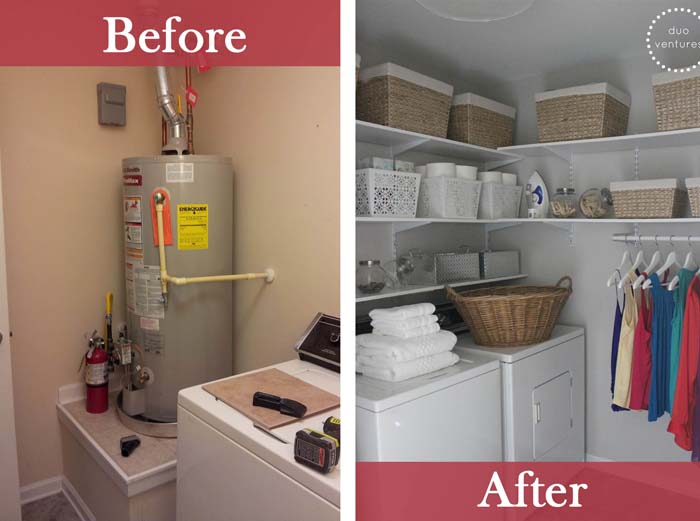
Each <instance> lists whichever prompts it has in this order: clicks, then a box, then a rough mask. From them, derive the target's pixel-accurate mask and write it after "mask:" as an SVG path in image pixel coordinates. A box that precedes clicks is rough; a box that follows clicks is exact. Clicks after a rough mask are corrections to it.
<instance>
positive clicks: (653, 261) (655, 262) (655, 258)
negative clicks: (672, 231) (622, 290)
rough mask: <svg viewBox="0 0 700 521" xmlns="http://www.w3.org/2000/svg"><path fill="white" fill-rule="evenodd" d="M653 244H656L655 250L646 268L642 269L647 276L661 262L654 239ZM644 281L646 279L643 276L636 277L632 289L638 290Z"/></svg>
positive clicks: (656, 241) (657, 245) (657, 243)
mask: <svg viewBox="0 0 700 521" xmlns="http://www.w3.org/2000/svg"><path fill="white" fill-rule="evenodd" d="M654 242H655V243H656V248H657V250H656V251H655V252H654V254H653V255H652V256H651V260H650V261H649V264H647V266H646V268H644V271H645V272H647V274H649V273H650V272H651V271H652V270H654V269H656V267H657V266H658V265H659V263H660V262H661V252H660V251H659V250H658V248H659V241H658V240H656V238H655V239H654ZM646 279H647V278H646V277H645V276H644V275H640V276H639V277H637V279H636V280H635V281H634V283H633V284H632V289H639V286H641V285H642V284H643V283H644V282H645V281H646Z"/></svg>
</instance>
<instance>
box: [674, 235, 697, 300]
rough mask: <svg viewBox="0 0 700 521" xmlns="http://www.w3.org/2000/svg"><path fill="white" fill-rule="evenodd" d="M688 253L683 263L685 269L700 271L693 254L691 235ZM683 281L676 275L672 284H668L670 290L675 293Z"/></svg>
mask: <svg viewBox="0 0 700 521" xmlns="http://www.w3.org/2000/svg"><path fill="white" fill-rule="evenodd" d="M688 248H689V249H688V253H687V254H686V256H685V262H683V268H684V269H686V270H693V271H694V270H696V269H698V263H697V262H696V261H695V255H694V254H693V246H692V245H691V243H690V235H688ZM680 281H681V279H680V277H679V276H678V275H677V274H676V276H675V277H673V278H672V279H671V282H670V283H669V284H668V290H669V291H673V290H674V289H676V286H678V284H679V283H680Z"/></svg>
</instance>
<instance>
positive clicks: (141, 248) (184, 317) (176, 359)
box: [122, 155, 233, 422]
mask: <svg viewBox="0 0 700 521" xmlns="http://www.w3.org/2000/svg"><path fill="white" fill-rule="evenodd" d="M122 172H123V177H122V179H123V194H122V198H123V201H122V208H123V212H124V263H125V268H126V308H127V327H128V335H129V336H130V338H131V339H132V341H133V342H134V343H135V344H137V345H138V346H139V347H140V349H141V351H142V352H143V354H142V357H143V360H142V365H143V366H144V367H145V368H146V371H147V373H148V381H147V382H146V384H145V391H146V400H145V412H144V414H143V416H145V417H146V418H147V419H148V420H153V421H158V422H174V421H176V416H177V393H178V391H179V390H180V389H183V388H185V387H189V386H192V385H197V384H200V383H203V382H207V381H210V380H214V379H217V378H222V377H224V376H228V375H230V374H231V372H232V356H233V355H232V352H233V345H232V333H233V326H232V322H233V316H232V313H233V288H232V284H230V283H226V282H223V283H216V282H212V283H199V284H183V285H181V286H180V285H178V286H177V287H175V288H172V289H171V290H170V291H168V293H167V294H166V293H164V292H163V287H162V284H161V273H162V272H161V262H160V258H159V241H158V239H159V235H158V226H157V217H156V204H155V202H154V195H155V194H156V193H159V194H162V195H163V196H164V202H163V206H162V223H163V244H164V255H165V256H166V257H167V270H168V272H170V273H174V274H187V276H190V277H206V276H209V275H212V274H228V273H232V272H233V246H232V244H233V169H232V164H231V160H230V159H229V158H225V157H219V156H205V155H162V156H153V157H133V158H128V159H124V160H123V161H122Z"/></svg>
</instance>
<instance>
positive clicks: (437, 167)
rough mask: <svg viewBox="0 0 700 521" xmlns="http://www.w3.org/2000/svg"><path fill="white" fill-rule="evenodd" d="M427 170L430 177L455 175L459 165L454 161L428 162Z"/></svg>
mask: <svg viewBox="0 0 700 521" xmlns="http://www.w3.org/2000/svg"><path fill="white" fill-rule="evenodd" d="M426 172H427V174H428V177H455V176H456V175H457V167H456V165H455V164H454V163H428V164H427V165H426Z"/></svg>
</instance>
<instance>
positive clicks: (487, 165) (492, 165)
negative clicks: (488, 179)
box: [484, 157, 522, 170]
mask: <svg viewBox="0 0 700 521" xmlns="http://www.w3.org/2000/svg"><path fill="white" fill-rule="evenodd" d="M518 161H522V157H514V158H511V159H503V160H501V161H486V162H485V163H484V169H486V170H493V169H494V168H501V167H502V166H508V165H512V164H513V163H517V162H518Z"/></svg>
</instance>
